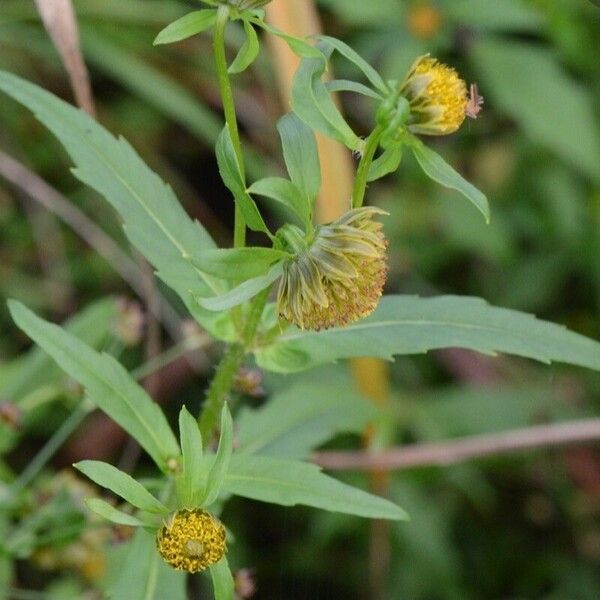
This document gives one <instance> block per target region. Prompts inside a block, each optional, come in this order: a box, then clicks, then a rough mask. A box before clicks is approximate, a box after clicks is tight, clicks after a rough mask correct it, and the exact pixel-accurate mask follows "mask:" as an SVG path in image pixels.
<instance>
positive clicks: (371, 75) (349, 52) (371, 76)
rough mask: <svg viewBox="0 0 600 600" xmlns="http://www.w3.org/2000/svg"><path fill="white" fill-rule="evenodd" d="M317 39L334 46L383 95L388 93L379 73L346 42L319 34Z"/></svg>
mask: <svg viewBox="0 0 600 600" xmlns="http://www.w3.org/2000/svg"><path fill="white" fill-rule="evenodd" d="M318 39H319V40H321V41H323V42H325V43H326V44H328V45H329V46H331V47H333V48H335V49H336V50H337V51H338V52H339V53H340V54H341V55H342V56H344V57H345V58H346V59H347V60H349V61H350V62H351V63H352V64H353V65H355V66H356V67H358V68H359V69H360V70H361V71H362V72H363V74H364V75H365V77H366V78H367V79H368V80H369V81H370V82H371V83H372V84H373V85H374V86H375V87H376V88H377V89H378V90H379V91H380V92H381V93H382V94H383V95H387V94H389V92H390V90H389V89H388V86H387V85H386V84H385V82H384V81H383V79H382V78H381V75H380V74H379V73H378V72H377V71H376V70H375V69H374V68H373V67H372V66H371V65H370V64H369V63H368V62H367V61H366V60H365V59H364V58H363V57H362V56H360V55H359V54H358V53H357V52H356V51H354V50H353V49H352V48H350V46H348V44H346V43H344V42H342V41H341V40H338V39H336V38H334V37H331V36H329V35H320V36H318Z"/></svg>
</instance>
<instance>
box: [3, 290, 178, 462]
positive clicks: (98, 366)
mask: <svg viewBox="0 0 600 600" xmlns="http://www.w3.org/2000/svg"><path fill="white" fill-rule="evenodd" d="M9 310H10V313H11V315H12V317H13V319H14V321H15V323H16V324H17V325H18V326H19V327H20V328H21V329H22V330H23V331H24V332H25V333H26V334H27V335H28V336H29V337H30V338H31V339H32V340H34V341H35V342H36V343H37V344H38V345H39V346H41V348H43V349H44V350H45V351H46V352H47V353H48V354H49V355H50V356H51V357H52V358H53V359H54V360H55V361H56V363H57V364H58V366H59V367H61V369H63V370H64V371H65V372H66V373H68V374H69V375H70V376H71V377H73V379H75V380H77V381H79V383H81V385H83V386H84V387H85V388H86V392H87V394H88V396H89V398H90V399H91V400H92V402H94V403H95V404H96V405H97V406H98V408H100V409H101V410H103V411H104V412H105V413H106V414H107V415H108V416H109V417H111V419H113V420H114V421H116V422H117V423H118V424H119V425H120V426H121V427H122V428H123V429H125V431H127V433H129V434H130V435H131V436H132V437H133V438H135V439H136V440H137V441H138V443H139V444H140V445H141V446H142V447H143V448H144V449H145V450H146V452H148V454H149V455H150V456H151V457H152V459H153V460H154V462H155V463H156V464H157V465H158V466H159V467H160V468H161V469H162V470H163V471H166V470H167V466H166V463H167V460H168V459H169V458H171V457H173V456H178V455H179V446H178V444H177V440H176V439H175V436H174V435H173V432H172V431H171V428H170V427H169V424H168V422H167V419H166V418H165V415H164V413H163V412H162V410H161V409H160V407H159V406H158V405H157V404H156V403H155V402H154V401H153V400H152V399H151V398H150V396H148V394H147V393H146V392H145V390H144V389H143V388H142V387H141V386H139V385H138V384H137V383H136V382H135V381H134V380H133V379H132V378H131V376H130V375H129V373H128V372H127V371H126V370H125V369H124V368H123V367H122V366H121V365H120V364H119V363H118V362H117V361H116V360H115V359H114V358H113V357H112V356H109V355H107V354H99V353H98V352H96V351H95V350H93V349H92V348H90V347H89V346H87V345H86V344H84V343H83V342H81V341H80V340H79V339H77V338H76V337H75V336H73V335H71V334H70V333H67V332H66V331H64V330H63V329H61V328H60V327H58V326H57V325H54V324H52V323H48V322H47V321H44V320H43V319H40V318H39V317H38V316H36V315H35V314H34V313H33V312H31V311H30V310H29V309H27V308H25V307H24V306H23V305H22V304H19V303H18V302H14V301H11V302H9Z"/></svg>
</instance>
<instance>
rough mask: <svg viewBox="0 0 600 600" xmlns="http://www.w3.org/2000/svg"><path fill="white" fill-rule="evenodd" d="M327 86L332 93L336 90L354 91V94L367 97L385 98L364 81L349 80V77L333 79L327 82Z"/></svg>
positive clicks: (374, 98) (379, 99)
mask: <svg viewBox="0 0 600 600" xmlns="http://www.w3.org/2000/svg"><path fill="white" fill-rule="evenodd" d="M325 87H326V88H327V90H328V91H329V92H331V93H332V94H333V93H335V92H352V93H354V94H361V95H362V96H366V97H367V98H372V99H373V100H378V101H381V100H383V98H382V97H381V96H380V95H379V94H378V93H377V92H375V91H373V90H372V89H371V88H370V87H367V86H366V85H363V84H362V83H357V82H356V81H348V80H347V79H333V80H332V81H327V82H326V83H325Z"/></svg>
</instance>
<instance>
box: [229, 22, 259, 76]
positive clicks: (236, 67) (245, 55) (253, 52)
mask: <svg viewBox="0 0 600 600" xmlns="http://www.w3.org/2000/svg"><path fill="white" fill-rule="evenodd" d="M243 22H244V32H245V34H246V41H245V42H244V43H243V44H242V47H241V48H240V50H239V52H238V53H237V56H236V57H235V59H234V60H233V62H232V63H231V65H230V66H229V69H228V72H229V73H231V74H236V73H242V72H243V71H245V70H246V69H247V68H248V67H249V66H250V65H251V64H252V63H253V62H254V61H255V60H256V57H257V56H258V51H259V50H260V44H259V42H258V36H257V35H256V31H254V27H252V23H250V22H249V21H247V20H246V19H244V20H243Z"/></svg>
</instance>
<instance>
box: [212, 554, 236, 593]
mask: <svg viewBox="0 0 600 600" xmlns="http://www.w3.org/2000/svg"><path fill="white" fill-rule="evenodd" d="M210 575H211V577H212V583H213V590H214V593H215V600H233V598H234V595H233V594H234V591H235V584H234V581H233V575H232V574H231V569H230V568H229V564H228V562H227V557H226V556H224V557H223V558H222V559H221V560H220V561H219V562H218V563H217V564H215V565H212V566H211V567H210Z"/></svg>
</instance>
